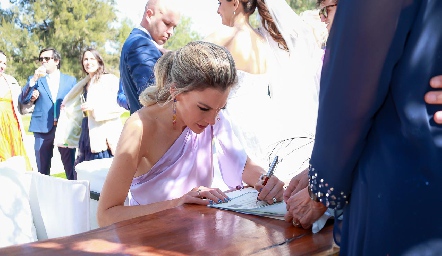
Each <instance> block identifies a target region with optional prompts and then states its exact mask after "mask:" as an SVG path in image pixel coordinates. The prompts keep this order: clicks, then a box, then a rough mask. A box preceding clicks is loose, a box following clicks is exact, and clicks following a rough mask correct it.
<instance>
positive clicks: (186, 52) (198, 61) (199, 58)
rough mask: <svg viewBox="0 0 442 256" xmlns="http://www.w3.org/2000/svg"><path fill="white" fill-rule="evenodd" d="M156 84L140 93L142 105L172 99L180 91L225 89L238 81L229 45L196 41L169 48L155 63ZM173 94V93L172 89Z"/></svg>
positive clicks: (165, 101) (164, 102)
mask: <svg viewBox="0 0 442 256" xmlns="http://www.w3.org/2000/svg"><path fill="white" fill-rule="evenodd" d="M154 75H155V85H152V86H149V87H147V88H146V89H145V90H144V91H143V92H142V93H141V95H140V98H139V99H140V102H141V104H142V105H143V106H150V105H153V104H155V103H163V104H166V103H167V102H169V101H171V100H172V99H173V98H174V97H175V96H176V95H178V94H179V93H185V92H190V91H193V90H199V91H202V90H204V89H206V88H214V89H217V90H220V91H223V92H224V91H225V90H227V89H228V88H230V87H232V86H233V85H235V84H236V83H237V80H238V78H237V74H236V67H235V62H234V61H233V57H232V55H231V54H230V52H229V51H227V49H226V48H224V47H222V46H218V45H216V44H213V43H209V42H203V41H195V42H190V43H188V44H187V45H186V46H184V47H182V48H180V49H178V50H176V51H169V52H166V53H165V54H164V55H163V56H161V58H159V59H158V61H157V63H156V64H155V67H154ZM172 88H173V89H174V90H173V91H174V94H173V95H171V91H172V90H171V89H172Z"/></svg>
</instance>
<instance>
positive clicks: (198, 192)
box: [182, 186, 230, 205]
mask: <svg viewBox="0 0 442 256" xmlns="http://www.w3.org/2000/svg"><path fill="white" fill-rule="evenodd" d="M182 198H183V203H184V204H202V205H208V204H219V203H226V202H228V201H229V200H230V198H229V197H228V196H227V195H226V194H225V193H224V192H222V191H221V190H220V189H219V188H207V187H203V186H201V187H197V188H194V189H192V190H191V191H189V192H187V193H186V194H185V195H183V196H182Z"/></svg>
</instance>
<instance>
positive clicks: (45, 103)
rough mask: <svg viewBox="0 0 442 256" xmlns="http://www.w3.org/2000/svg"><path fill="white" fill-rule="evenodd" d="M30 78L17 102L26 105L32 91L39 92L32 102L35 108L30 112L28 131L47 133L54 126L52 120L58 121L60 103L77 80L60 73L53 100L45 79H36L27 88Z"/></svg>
mask: <svg viewBox="0 0 442 256" xmlns="http://www.w3.org/2000/svg"><path fill="white" fill-rule="evenodd" d="M31 78H32V76H30V77H29V78H28V82H27V83H26V85H25V86H24V87H23V89H22V93H21V94H20V96H19V97H18V101H19V102H20V103H22V104H27V103H29V101H30V100H31V96H32V92H33V91H34V89H37V90H38V91H39V93H40V95H39V97H38V98H37V100H36V101H35V102H34V104H35V107H34V111H33V112H32V116H31V123H30V125H29V131H30V132H39V133H48V132H49V131H50V130H51V129H52V128H53V126H54V118H55V119H57V120H58V117H59V116H60V105H61V102H62V101H63V99H64V97H65V96H66V94H68V92H69V91H70V90H71V89H72V87H74V85H75V84H76V83H77V79H76V78H75V77H73V76H69V75H66V74H63V73H60V85H59V89H58V93H57V98H56V99H53V98H52V95H51V92H50V90H49V85H48V83H47V80H46V77H42V78H40V79H38V80H37V82H36V84H35V85H34V86H33V87H30V86H29V81H30V80H31ZM54 113H55V114H54Z"/></svg>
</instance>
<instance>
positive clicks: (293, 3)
mask: <svg viewBox="0 0 442 256" xmlns="http://www.w3.org/2000/svg"><path fill="white" fill-rule="evenodd" d="M286 1H287V3H288V4H289V5H290V7H292V9H293V10H294V11H295V12H296V13H297V14H300V13H301V12H303V11H307V10H313V9H315V8H316V0H286Z"/></svg>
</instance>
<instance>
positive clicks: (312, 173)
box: [308, 165, 349, 210]
mask: <svg viewBox="0 0 442 256" xmlns="http://www.w3.org/2000/svg"><path fill="white" fill-rule="evenodd" d="M308 177H309V185H308V186H309V187H310V190H311V191H312V193H313V194H315V195H316V197H317V198H318V199H319V201H320V202H322V203H323V204H324V205H325V206H326V207H327V208H331V209H336V210H340V209H342V208H344V206H345V205H346V204H347V203H348V199H349V196H348V195H346V194H345V193H344V192H343V191H341V192H337V191H335V189H334V188H333V187H329V186H328V183H325V182H324V179H320V180H318V172H317V171H316V170H315V168H314V167H312V165H309V167H308Z"/></svg>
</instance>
